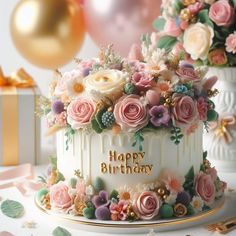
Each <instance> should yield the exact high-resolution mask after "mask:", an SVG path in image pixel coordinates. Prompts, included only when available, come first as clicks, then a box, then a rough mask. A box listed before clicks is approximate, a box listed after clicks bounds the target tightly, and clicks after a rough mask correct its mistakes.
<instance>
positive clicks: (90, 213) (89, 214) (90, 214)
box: [83, 207, 95, 219]
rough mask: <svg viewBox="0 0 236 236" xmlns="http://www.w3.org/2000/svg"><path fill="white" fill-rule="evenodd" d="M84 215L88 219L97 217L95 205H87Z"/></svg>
mask: <svg viewBox="0 0 236 236" xmlns="http://www.w3.org/2000/svg"><path fill="white" fill-rule="evenodd" d="M83 216H84V217H86V218H87V219H94V218H95V208H94V207H86V208H84V209H83Z"/></svg>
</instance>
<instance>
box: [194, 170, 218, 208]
mask: <svg viewBox="0 0 236 236" xmlns="http://www.w3.org/2000/svg"><path fill="white" fill-rule="evenodd" d="M195 190H196V193H197V194H198V195H199V196H200V197H201V198H202V200H203V201H204V203H205V205H207V206H210V205H211V204H212V203H213V202H214V200H215V194H216V189H215V184H214V181H213V180H212V177H211V176H210V175H208V174H205V173H203V172H200V173H199V174H198V175H197V176H196V180H195Z"/></svg>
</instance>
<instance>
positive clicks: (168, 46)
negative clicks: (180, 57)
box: [157, 36, 177, 51]
mask: <svg viewBox="0 0 236 236" xmlns="http://www.w3.org/2000/svg"><path fill="white" fill-rule="evenodd" d="M176 42H177V38H175V37H172V36H163V37H161V38H160V39H159V40H158V42H157V47H158V48H164V49H165V50H166V51H171V50H172V48H173V47H174V45H175V44H176Z"/></svg>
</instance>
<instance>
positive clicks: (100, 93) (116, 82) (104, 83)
mask: <svg viewBox="0 0 236 236" xmlns="http://www.w3.org/2000/svg"><path fill="white" fill-rule="evenodd" d="M125 81H126V74H124V73H123V72H122V71H118V70H102V71H98V72H96V73H94V74H92V75H89V76H87V77H85V78H84V85H85V90H86V91H87V92H88V93H89V94H90V95H91V96H92V98H93V99H94V100H96V101H97V100H100V99H101V98H103V97H109V98H110V99H112V100H115V99H117V98H119V97H120V96H121V95H122V93H123V87H124V84H125Z"/></svg>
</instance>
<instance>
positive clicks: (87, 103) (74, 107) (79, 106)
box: [67, 97, 96, 129]
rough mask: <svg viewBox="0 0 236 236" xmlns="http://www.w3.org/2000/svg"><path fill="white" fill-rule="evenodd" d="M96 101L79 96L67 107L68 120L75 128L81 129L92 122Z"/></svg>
mask: <svg viewBox="0 0 236 236" xmlns="http://www.w3.org/2000/svg"><path fill="white" fill-rule="evenodd" d="M95 110H96V105H95V103H94V102H93V101H92V100H91V99H89V98H86V97H78V98H77V99H76V100H74V101H72V102H71V103H70V105H69V106H68V108H67V114H68V117H67V121H68V123H69V124H70V125H71V127H72V128H73V129H80V128H83V127H85V126H86V125H88V124H89V123H90V122H91V119H92V117H93V115H94V113H95Z"/></svg>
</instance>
